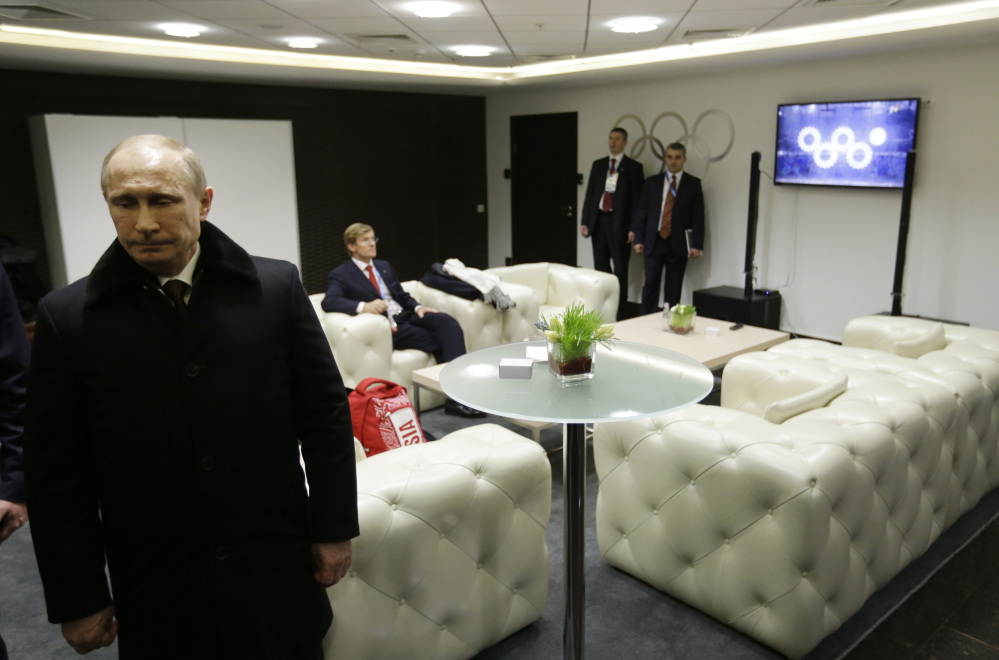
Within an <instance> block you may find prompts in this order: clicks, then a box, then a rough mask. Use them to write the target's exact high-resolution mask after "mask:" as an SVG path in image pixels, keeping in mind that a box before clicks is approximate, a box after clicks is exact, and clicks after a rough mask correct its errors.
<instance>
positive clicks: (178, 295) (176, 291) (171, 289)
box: [163, 280, 187, 314]
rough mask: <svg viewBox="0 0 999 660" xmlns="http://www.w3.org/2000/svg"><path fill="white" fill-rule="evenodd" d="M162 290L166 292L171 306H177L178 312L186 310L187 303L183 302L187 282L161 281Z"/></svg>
mask: <svg viewBox="0 0 999 660" xmlns="http://www.w3.org/2000/svg"><path fill="white" fill-rule="evenodd" d="M163 291H165V292H166V294H167V298H169V299H170V300H171V302H173V306H174V307H176V308H177V311H178V312H180V313H181V314H183V313H184V312H186V311H187V303H186V302H184V293H186V292H187V282H182V281H181V280H167V281H166V282H164V283H163Z"/></svg>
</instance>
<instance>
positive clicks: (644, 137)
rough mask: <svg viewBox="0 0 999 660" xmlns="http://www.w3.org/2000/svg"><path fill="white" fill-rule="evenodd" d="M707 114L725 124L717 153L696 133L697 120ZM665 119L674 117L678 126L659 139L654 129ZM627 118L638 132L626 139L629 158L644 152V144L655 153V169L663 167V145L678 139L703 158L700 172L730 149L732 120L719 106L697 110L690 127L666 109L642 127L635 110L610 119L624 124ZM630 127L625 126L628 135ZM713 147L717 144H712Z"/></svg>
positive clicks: (732, 129) (733, 133) (664, 149)
mask: <svg viewBox="0 0 999 660" xmlns="http://www.w3.org/2000/svg"><path fill="white" fill-rule="evenodd" d="M710 116H717V117H720V118H722V119H723V120H724V121H725V122H726V123H727V125H728V143H727V144H725V145H724V148H722V149H721V150H720V151H719V152H718V154H717V155H713V154H712V145H710V144H708V141H707V140H705V139H704V138H703V137H700V136H699V135H698V134H697V129H698V127H700V125H701V122H702V121H703V120H704V119H705V118H706V117H710ZM666 119H675V120H676V121H677V122H678V123H679V124H680V130H679V131H678V133H674V136H675V137H671V138H669V139H660V138H659V137H658V135H657V129H658V130H659V131H660V132H662V131H663V129H661V128H660V126H659V124H660V122H662V121H663V120H666ZM628 120H631V121H634V122H636V123H637V124H638V126H639V128H640V130H641V135H640V136H638V137H637V139H629V140H628V142H629V144H630V146H631V149H630V153H629V154H628V155H629V156H630V157H631V158H634V159H636V160H637V159H638V158H639V157H641V155H642V154H643V153H645V148H646V146H648V148H649V151H650V152H652V155H653V156H655V158H656V160H657V161H658V162H659V172H663V171H664V170H665V169H666V165H665V163H663V158H664V157H665V156H666V145H667V144H670V143H672V142H679V143H680V144H683V145H684V146H686V147H687V150H688V152H689V151H691V150H694V151H696V153H697V154H698V155H699V156H700V157H701V158H703V159H704V172H702V173H701V176H704V175H705V174H707V170H708V167H710V165H711V163H715V162H718V161H719V160H721V159H722V158H724V157H725V156H727V155H728V153H729V152H730V151H731V150H732V145H733V144H734V143H735V124H734V123H733V121H732V118H731V117H729V116H728V115H727V114H725V113H724V112H722V111H721V110H705V111H704V112H702V113H701V114H700V116H699V117H698V118H697V119H696V120H695V121H694V126H693V128H688V127H687V122H686V120H685V119H684V118H683V117H682V116H681V115H680V114H678V113H676V112H673V111H670V110H667V111H666V112H663V113H662V114H660V115H659V116H658V117H656V118H655V120H654V121H653V122H652V126H651V127H650V128H649V129H646V127H645V122H644V121H642V118H641V117H639V116H638V115H636V114H631V113H629V114H626V115H621V117H620V118H619V119H618V120H617V121H616V122H615V123H614V126H615V127H621V128H627V127H626V126H622V124H623V123H624V122H626V121H628ZM631 134H632V131H630V130H629V135H631ZM714 146H715V147H717V146H719V145H714Z"/></svg>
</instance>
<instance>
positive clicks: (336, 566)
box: [312, 541, 351, 587]
mask: <svg viewBox="0 0 999 660" xmlns="http://www.w3.org/2000/svg"><path fill="white" fill-rule="evenodd" d="M350 555H351V545H350V541H340V542H339V543H313V544H312V557H313V558H314V559H315V560H316V572H315V574H314V575H313V577H315V578H316V582H318V583H319V584H321V585H323V586H324V587H332V586H333V585H334V584H336V583H337V582H339V581H340V578H342V577H343V576H344V575H346V574H347V569H348V568H350Z"/></svg>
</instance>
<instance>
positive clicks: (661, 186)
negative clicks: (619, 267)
mask: <svg viewBox="0 0 999 660" xmlns="http://www.w3.org/2000/svg"><path fill="white" fill-rule="evenodd" d="M663 161H664V162H665V164H666V172H664V173H663V174H656V175H655V176H650V177H649V178H648V179H646V180H645V187H644V188H643V189H642V196H641V198H640V199H639V202H638V206H637V207H636V208H635V213H634V216H633V217H632V222H631V230H632V232H634V234H635V253H636V254H644V255H645V283H644V284H643V285H642V314H651V313H653V312H655V311H656V310H657V309H659V282H660V281H661V280H662V277H663V271H664V270H665V271H666V279H665V284H664V286H663V305H664V306H666V307H672V306H673V305H676V304H679V302H680V293H681V291H682V289H683V273H684V271H685V270H686V268H687V259H688V258H690V259H697V258H698V257H700V256H701V253H702V251H703V249H704V194H703V192H702V190H701V180H700V179H698V178H697V177H696V176H694V175H693V174H688V173H686V172H684V171H683V166H684V164H685V163H686V162H687V148H686V147H685V146H684V145H683V144H681V143H679V142H674V143H673V144H671V145H669V146H667V147H666V154H665V156H664V158H663Z"/></svg>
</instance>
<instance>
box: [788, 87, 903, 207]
mask: <svg viewBox="0 0 999 660" xmlns="http://www.w3.org/2000/svg"><path fill="white" fill-rule="evenodd" d="M918 115H919V99H887V100H881V101H849V102H845V103H844V102H840V103H798V104H793V105H791V104H788V105H780V106H778V107H777V149H776V162H775V164H774V183H777V184H794V185H809V186H853V187H860V188H902V187H903V185H904V183H905V159H906V155H907V154H908V153H909V151H910V150H912V149H915V147H916V120H917V118H918Z"/></svg>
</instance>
